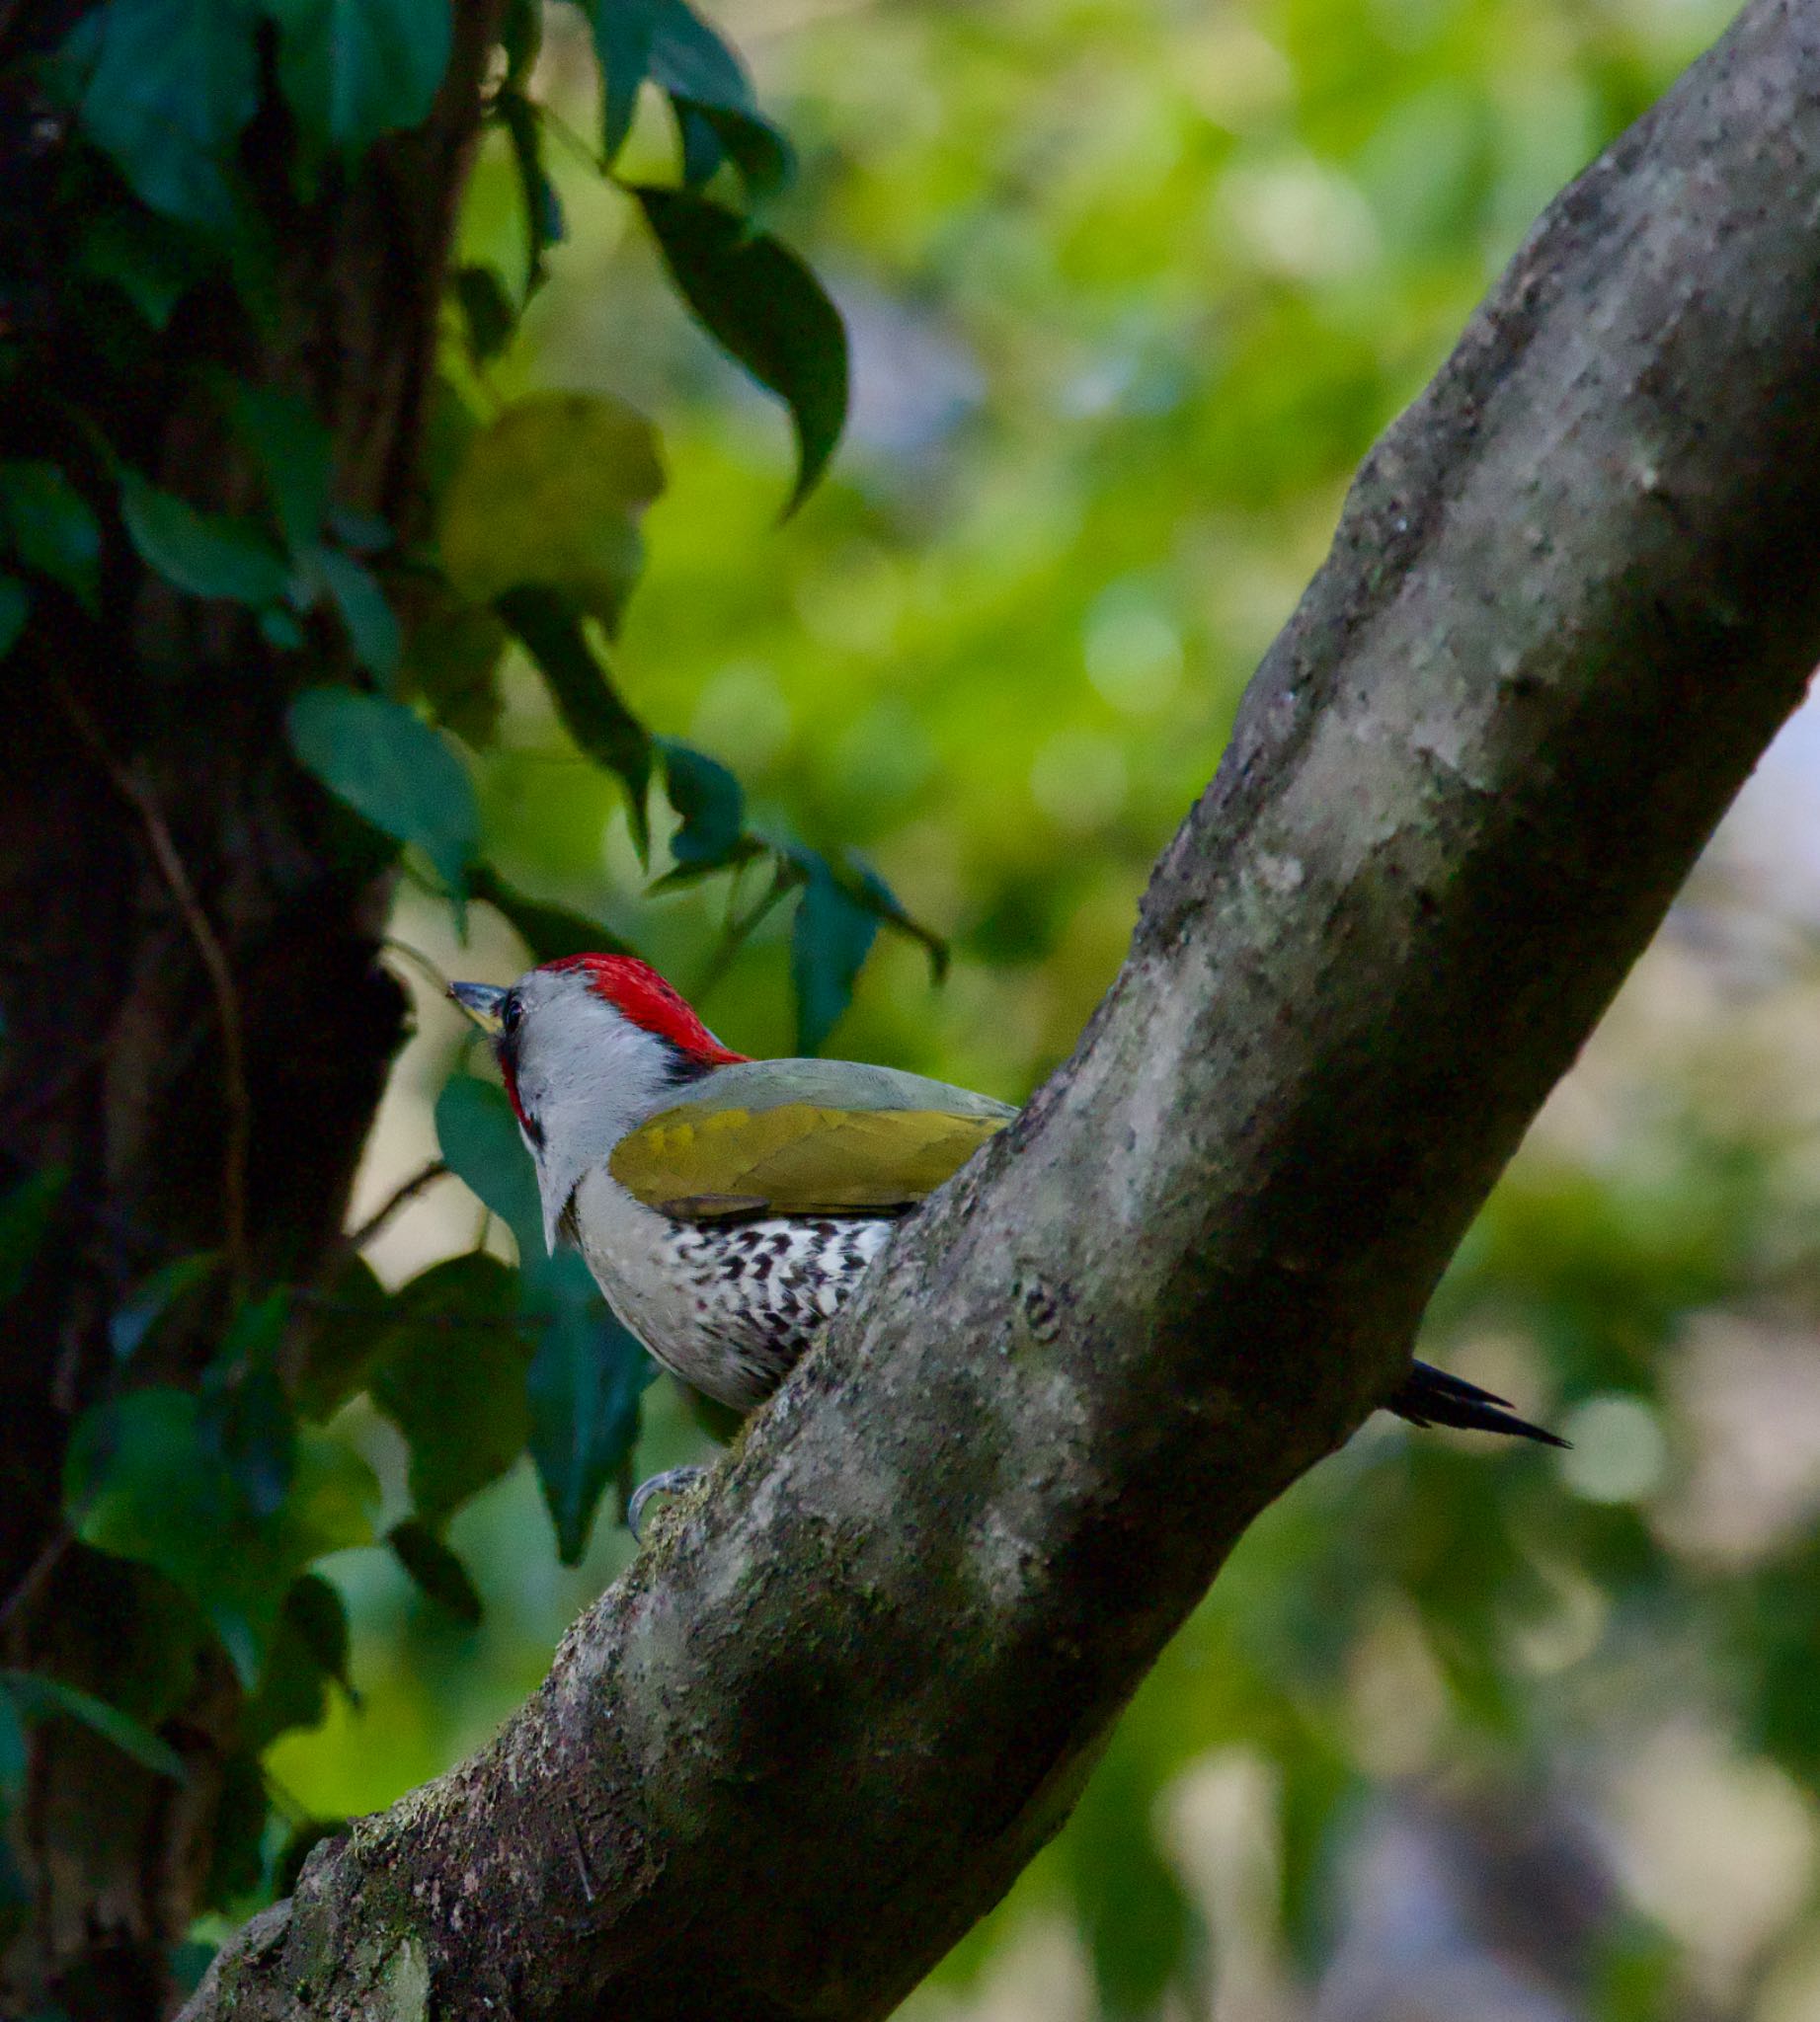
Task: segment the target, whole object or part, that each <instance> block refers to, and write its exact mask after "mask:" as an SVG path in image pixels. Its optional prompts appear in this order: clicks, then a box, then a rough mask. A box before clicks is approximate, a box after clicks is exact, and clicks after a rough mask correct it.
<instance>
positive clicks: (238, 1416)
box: [200, 1287, 297, 1517]
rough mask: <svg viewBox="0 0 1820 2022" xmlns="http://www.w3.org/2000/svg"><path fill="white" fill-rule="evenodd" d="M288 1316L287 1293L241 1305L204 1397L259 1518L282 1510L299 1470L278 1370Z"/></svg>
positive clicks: (215, 1435)
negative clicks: (296, 1467) (296, 1471)
mask: <svg viewBox="0 0 1820 2022" xmlns="http://www.w3.org/2000/svg"><path fill="white" fill-rule="evenodd" d="M289 1314H290V1293H289V1291H288V1289H286V1288H284V1287H280V1288H279V1289H278V1290H277V1291H275V1292H273V1293H271V1294H270V1295H269V1296H267V1297H265V1298H263V1299H257V1300H254V1301H252V1302H250V1303H249V1304H246V1305H243V1306H241V1307H240V1309H239V1310H238V1311H237V1312H236V1313H235V1315H234V1318H233V1322H232V1324H231V1325H230V1326H229V1328H228V1331H227V1338H226V1340H225V1341H224V1342H223V1343H222V1345H221V1349H220V1353H219V1355H218V1356H217V1357H216V1359H215V1361H214V1362H213V1363H212V1364H211V1365H210V1367H209V1368H208V1369H207V1370H206V1371H205V1372H204V1375H203V1380H202V1386H201V1392H200V1396H201V1402H202V1412H203V1416H202V1423H203V1425H204V1427H205V1429H206V1430H207V1432H208V1434H209V1436H210V1438H212V1439H213V1441H214V1444H215V1450H216V1451H217V1452H218V1453H219V1454H220V1455H221V1458H222V1459H223V1460H224V1461H225V1462H226V1463H227V1470H228V1473H229V1474H230V1475H231V1476H232V1477H233V1480H234V1485H235V1487H236V1488H238V1489H239V1491H240V1493H241V1495H242V1497H243V1498H244V1499H245V1501H246V1504H247V1507H248V1508H249V1509H250V1510H251V1511H252V1512H253V1514H254V1516H256V1517H271V1516H274V1515H276V1514H277V1511H278V1510H279V1509H281V1508H282V1507H283V1503H284V1498H285V1496H286V1495H287V1494H288V1493H289V1491H290V1483H291V1476H292V1473H293V1471H294V1469H295V1466H296V1457H297V1426H296V1420H295V1418H294V1416H293V1415H292V1412H291V1407H290V1398H289V1396H288V1394H287V1393H286V1391H285V1388H284V1385H283V1383H282V1381H281V1380H280V1379H279V1376H278V1366H277V1363H278V1352H279V1349H280V1347H281V1345H282V1343H283V1338H284V1333H285V1329H286V1326H287V1324H288V1320H289Z"/></svg>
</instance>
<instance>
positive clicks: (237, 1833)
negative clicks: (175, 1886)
mask: <svg viewBox="0 0 1820 2022" xmlns="http://www.w3.org/2000/svg"><path fill="white" fill-rule="evenodd" d="M220 1776H221V1783H220V1788H219V1791H218V1792H217V1794H216V1797H215V1803H214V1815H213V1817H212V1818H211V1820H210V1821H209V1825H210V1828H211V1830H210V1835H209V1836H210V1840H211V1844H210V1846H209V1850H208V1875H207V1879H206V1880H205V1881H204V1882H203V1884H202V1893H201V1898H200V1901H199V1903H198V1908H201V1909H224V1908H226V1906H227V1905H229V1904H230V1903H233V1902H236V1901H237V1900H239V1899H240V1898H242V1897H245V1896H250V1895H251V1894H252V1893H253V1891H254V1890H255V1889H257V1888H258V1887H259V1885H260V1883H261V1882H262V1881H263V1880H264V1879H265V1873H266V1860H265V1838H266V1820H267V1817H268V1815H269V1814H270V1812H271V1810H272V1801H271V1799H270V1798H269V1797H268V1796H267V1794H266V1778H265V1773H264V1771H263V1770H262V1769H261V1767H260V1761H259V1756H258V1755H257V1754H256V1753H255V1752H254V1751H253V1750H251V1749H247V1748H241V1749H239V1750H235V1752H234V1753H233V1754H231V1755H229V1756H228V1758H227V1760H226V1761H225V1762H223V1763H222V1764H221V1769H220Z"/></svg>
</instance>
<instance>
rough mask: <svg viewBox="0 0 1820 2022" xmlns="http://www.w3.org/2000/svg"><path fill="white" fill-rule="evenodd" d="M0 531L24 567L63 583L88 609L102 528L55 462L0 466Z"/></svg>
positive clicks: (96, 568)
mask: <svg viewBox="0 0 1820 2022" xmlns="http://www.w3.org/2000/svg"><path fill="white" fill-rule="evenodd" d="M0 528H3V529H4V539H5V544H6V546H7V547H8V548H9V549H10V550H11V551H12V552H13V553H14V554H15V555H17V556H18V557H19V559H20V561H21V562H23V563H24V564H25V566H26V567H27V568H28V569H36V570H37V571H38V573H39V574H40V576H48V577H49V578H50V580H51V581H52V582H53V583H62V584H63V585H64V587H65V588H66V589H70V590H73V591H74V592H75V594H76V595H77V596H78V597H79V598H80V599H81V600H82V602H83V603H85V604H87V605H88V606H89V607H90V608H91V609H92V608H93V606H94V602H95V588H96V583H97V582H98V580H99V571H100V566H101V526H100V523H99V522H98V521H97V519H96V517H95V515H94V513H93V512H91V511H90V510H89V506H88V501H87V500H85V499H84V498H83V496H82V494H81V493H80V492H78V491H77V490H76V488H75V486H74V485H72V484H71V483H70V481H69V479H68V478H67V477H66V476H65V475H64V473H63V472H62V471H61V470H60V469H59V468H58V467H57V465H56V464H54V463H0ZM22 615H23V614H22Z"/></svg>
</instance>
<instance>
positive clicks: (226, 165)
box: [78, 0, 259, 232]
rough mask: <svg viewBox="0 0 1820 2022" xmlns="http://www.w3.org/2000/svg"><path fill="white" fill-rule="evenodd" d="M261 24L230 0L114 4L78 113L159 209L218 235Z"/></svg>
mask: <svg viewBox="0 0 1820 2022" xmlns="http://www.w3.org/2000/svg"><path fill="white" fill-rule="evenodd" d="M256 26H257V24H256V21H255V17H254V14H253V10H252V9H251V8H250V7H243V6H237V5H231V4H223V0H109V4H108V6H107V7H106V9H105V10H104V11H103V13H102V16H101V21H100V35H99V47H98V50H97V53H96V59H95V62H94V67H93V69H92V70H91V71H90V72H89V75H88V79H87V84H86V88H85V89H84V91H83V94H82V103H81V108H80V116H81V119H82V124H83V126H84V128H85V129H86V131H87V132H88V135H89V137H90V139H92V140H93V141H94V142H95V143H96V145H97V146H99V147H101V148H102V149H104V150H105V151H106V152H107V153H108V154H110V155H112V156H113V157H114V159H115V161H116V163H117V164H118V165H119V170H120V173H121V174H122V175H123V176H124V177H125V178H126V181H127V184H128V185H129V187H130V188H131V189H132V191H133V193H134V194H135V195H137V196H138V197H140V198H141V199H142V200H143V201H144V202H145V203H148V204H149V205H150V206H151V208H152V209H153V210H155V211H160V212H162V213H163V214H164V215H165V216H167V217H174V218H180V219H183V220H184V221H186V222H188V223H191V224H197V225H201V226H203V227H205V228H206V229H208V230H210V231H215V232H225V231H228V230H230V229H231V228H232V227H233V225H234V224H235V222H236V219H235V201H234V194H233V191H232V188H231V186H230V182H229V175H230V172H231V169H232V164H233V158H234V151H235V143H236V142H237V141H238V139H239V137H240V133H241V130H242V128H243V127H244V126H245V125H246V123H247V121H248V120H249V119H250V118H252V117H253V113H254V109H255V108H256V107H257V105H258V104H259V59H258V52H257V49H256V47H255V43H254V32H255V28H256ZM78 33H79V34H80V33H81V31H80V30H79V31H78Z"/></svg>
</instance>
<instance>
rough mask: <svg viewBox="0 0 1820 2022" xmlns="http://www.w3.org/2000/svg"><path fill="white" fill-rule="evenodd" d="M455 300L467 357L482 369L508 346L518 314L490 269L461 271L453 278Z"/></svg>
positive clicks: (502, 284) (511, 300) (501, 281)
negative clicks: (465, 337) (458, 306)
mask: <svg viewBox="0 0 1820 2022" xmlns="http://www.w3.org/2000/svg"><path fill="white" fill-rule="evenodd" d="M455 300H456V301H457V302H458V303H459V304H460V305H461V320H462V325H463V327H464V328H465V329H466V331H467V345H468V356H469V357H471V358H472V359H473V360H474V362H475V364H477V365H484V364H486V363H487V361H488V360H489V359H490V358H497V357H498V356H499V354H500V352H501V351H503V350H505V349H506V347H507V346H508V345H509V344H510V343H511V342H512V333H513V332H514V330H516V329H517V327H518V312H517V309H516V307H515V306H514V302H513V299H512V297H511V296H510V295H509V294H507V292H506V283H505V282H504V281H503V280H501V279H500V277H499V275H498V274H497V273H496V272H494V270H493V269H492V268H491V267H464V268H461V269H460V270H459V271H458V272H457V273H456V275H455Z"/></svg>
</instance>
